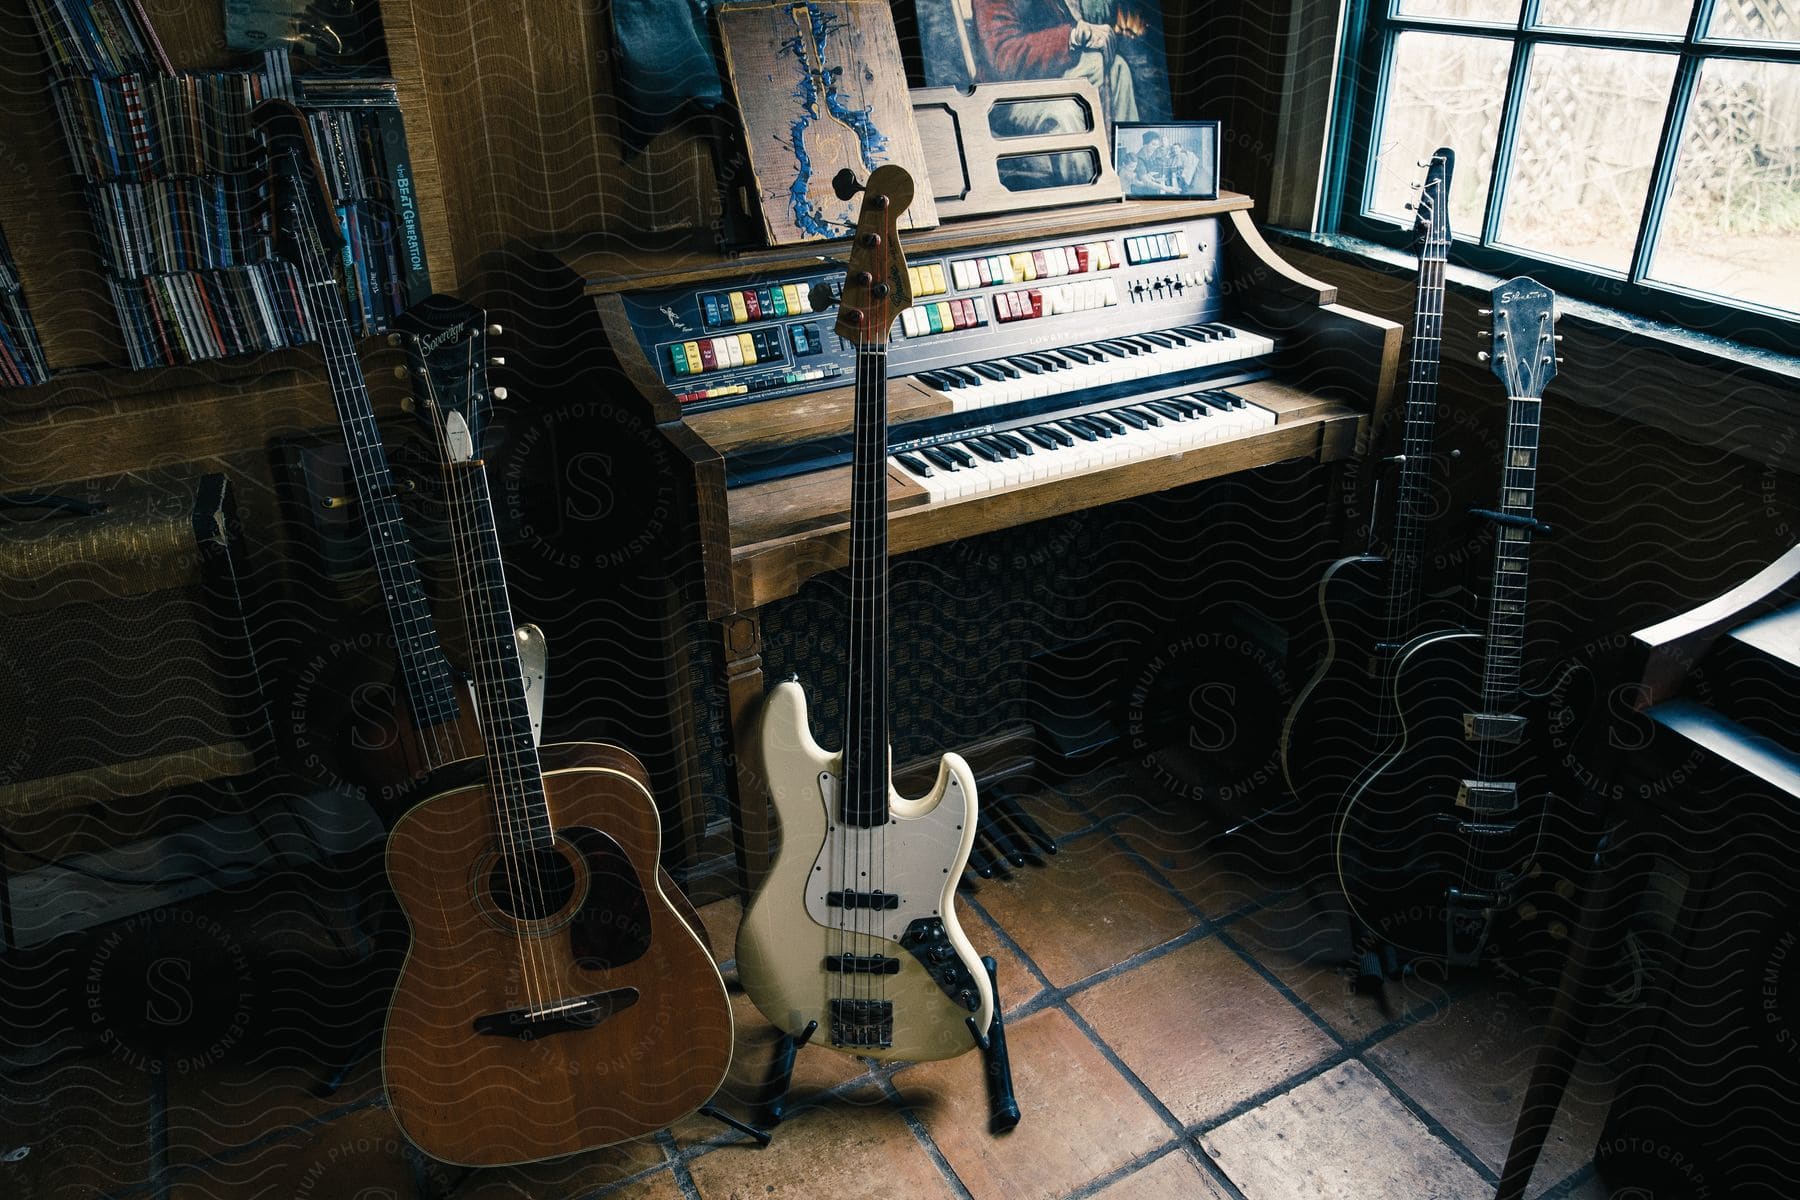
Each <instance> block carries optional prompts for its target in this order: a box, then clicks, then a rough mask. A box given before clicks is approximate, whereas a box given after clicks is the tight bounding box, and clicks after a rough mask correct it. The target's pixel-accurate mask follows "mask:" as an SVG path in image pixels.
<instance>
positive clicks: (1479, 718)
mask: <svg viewBox="0 0 1800 1200" xmlns="http://www.w3.org/2000/svg"><path fill="white" fill-rule="evenodd" d="M1463 737H1465V738H1467V739H1468V740H1469V741H1471V742H1519V741H1523V740H1524V738H1525V718H1524V717H1522V716H1519V715H1517V714H1516V713H1464V714H1463Z"/></svg>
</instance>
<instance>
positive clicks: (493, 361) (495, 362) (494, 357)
mask: <svg viewBox="0 0 1800 1200" xmlns="http://www.w3.org/2000/svg"><path fill="white" fill-rule="evenodd" d="M505 365H506V356H505V355H503V354H490V355H488V366H490V367H504V366H505Z"/></svg>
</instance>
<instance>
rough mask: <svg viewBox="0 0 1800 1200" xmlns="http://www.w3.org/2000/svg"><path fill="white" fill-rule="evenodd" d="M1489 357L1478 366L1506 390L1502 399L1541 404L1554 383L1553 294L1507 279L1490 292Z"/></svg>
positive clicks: (1523, 280) (1529, 283) (1540, 286)
mask: <svg viewBox="0 0 1800 1200" xmlns="http://www.w3.org/2000/svg"><path fill="white" fill-rule="evenodd" d="M1493 297H1494V298H1493V301H1492V303H1493V306H1494V307H1493V308H1492V309H1482V310H1481V311H1482V312H1483V314H1485V315H1489V316H1492V317H1493V321H1494V328H1493V330H1492V331H1491V336H1492V338H1493V345H1494V348H1493V351H1492V353H1491V354H1490V353H1488V352H1486V351H1484V352H1483V353H1482V354H1481V356H1480V357H1481V359H1482V361H1484V362H1486V363H1487V364H1488V367H1489V369H1490V370H1492V371H1493V372H1494V374H1495V375H1497V376H1499V378H1500V382H1501V383H1504V384H1505V385H1506V394H1507V395H1508V396H1534V397H1538V398H1540V399H1541V398H1542V397H1543V395H1544V388H1545V386H1546V385H1548V384H1549V382H1550V381H1551V380H1552V379H1554V378H1555V377H1556V364H1557V357H1556V343H1557V341H1558V340H1559V339H1558V337H1557V334H1556V293H1555V292H1553V291H1551V290H1550V289H1549V288H1547V287H1545V286H1544V285H1543V284H1541V283H1539V282H1538V281H1537V280H1535V279H1532V278H1530V277H1529V276H1526V275H1520V276H1519V277H1518V278H1516V279H1509V280H1507V281H1506V282H1505V283H1503V284H1501V285H1500V286H1499V287H1497V288H1495V289H1494V292H1493Z"/></svg>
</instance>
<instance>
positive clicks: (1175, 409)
mask: <svg viewBox="0 0 1800 1200" xmlns="http://www.w3.org/2000/svg"><path fill="white" fill-rule="evenodd" d="M1144 407H1145V408H1147V409H1149V410H1151V411H1152V412H1159V413H1161V414H1162V415H1163V416H1165V417H1167V418H1169V420H1171V421H1185V420H1186V419H1187V417H1188V412H1187V410H1186V409H1184V408H1181V407H1180V406H1178V405H1174V404H1170V403H1169V402H1168V401H1167V400H1146V401H1145V402H1144Z"/></svg>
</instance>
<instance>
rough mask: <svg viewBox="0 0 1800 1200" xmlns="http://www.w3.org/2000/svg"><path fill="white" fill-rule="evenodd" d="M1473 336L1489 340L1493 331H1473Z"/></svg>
mask: <svg viewBox="0 0 1800 1200" xmlns="http://www.w3.org/2000/svg"><path fill="white" fill-rule="evenodd" d="M1475 336H1476V337H1478V338H1491V337H1493V336H1494V334H1493V331H1492V330H1489V329H1477V330H1476V331H1475Z"/></svg>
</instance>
